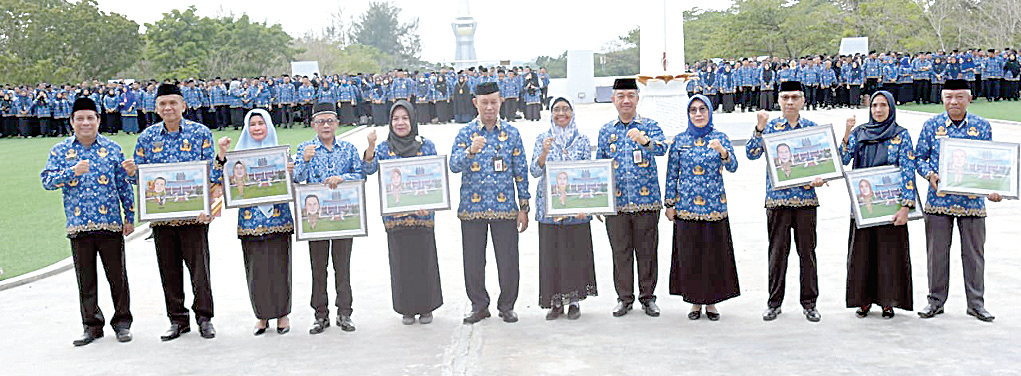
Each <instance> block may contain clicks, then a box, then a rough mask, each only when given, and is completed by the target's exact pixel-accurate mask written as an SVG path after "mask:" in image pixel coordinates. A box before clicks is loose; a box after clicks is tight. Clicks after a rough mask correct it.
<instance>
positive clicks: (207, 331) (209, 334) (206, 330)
mask: <svg viewBox="0 0 1021 376" xmlns="http://www.w3.org/2000/svg"><path fill="white" fill-rule="evenodd" d="M199 335H201V336H202V338H205V339H211V338H216V329H213V322H212V321H209V320H208V319H206V320H202V321H200V322H199Z"/></svg>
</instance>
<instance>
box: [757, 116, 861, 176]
mask: <svg viewBox="0 0 1021 376" xmlns="http://www.w3.org/2000/svg"><path fill="white" fill-rule="evenodd" d="M762 142H763V148H765V150H766V165H767V166H768V173H769V180H770V182H771V183H772V184H773V190H778V189H785V188H791V187H797V186H803V185H806V184H808V183H811V182H812V181H813V180H815V179H816V178H820V179H822V180H835V179H840V178H843V177H844V171H843V166H842V165H841V163H840V152H839V151H838V150H837V142H836V138H835V137H834V136H833V126H832V125H830V124H826V125H818V126H814V127H809V128H804V129H798V130H794V131H788V132H779V133H770V134H766V135H763V136H762Z"/></svg>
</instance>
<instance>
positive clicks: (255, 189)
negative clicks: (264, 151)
mask: <svg viewBox="0 0 1021 376" xmlns="http://www.w3.org/2000/svg"><path fill="white" fill-rule="evenodd" d="M295 147H297V145H295ZM286 194H287V185H286V184H284V183H283V182H282V181H278V182H274V183H272V184H270V185H268V186H265V187H260V186H259V185H258V184H253V185H246V186H245V194H244V196H242V195H239V194H238V188H237V187H231V188H230V197H231V198H233V199H235V200H241V199H249V198H260V197H268V196H279V195H286Z"/></svg>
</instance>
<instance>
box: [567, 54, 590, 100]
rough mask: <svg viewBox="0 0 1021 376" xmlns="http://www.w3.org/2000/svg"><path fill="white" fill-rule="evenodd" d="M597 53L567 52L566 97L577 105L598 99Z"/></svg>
mask: <svg viewBox="0 0 1021 376" xmlns="http://www.w3.org/2000/svg"><path fill="white" fill-rule="evenodd" d="M594 57H595V53H593V52H592V50H568V51H567V89H566V92H565V93H563V95H564V96H566V97H568V98H570V99H571V101H573V102H575V103H592V102H593V101H595V99H596V80H595V64H596V63H595V58H594Z"/></svg>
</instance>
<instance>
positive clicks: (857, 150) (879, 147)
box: [840, 90, 917, 318]
mask: <svg viewBox="0 0 1021 376" xmlns="http://www.w3.org/2000/svg"><path fill="white" fill-rule="evenodd" d="M895 102H896V100H895V99H894V97H893V94H891V93H890V92H888V91H882V90H881V91H878V92H876V94H875V95H873V96H872V101H871V103H870V104H869V122H868V123H865V124H862V125H860V126H857V127H855V122H854V118H850V119H847V130H846V132H845V134H844V142H843V143H842V144H841V145H840V157H841V159H842V161H843V163H844V164H845V165H846V164H848V163H851V160H852V159H853V160H854V165H853V166H854V168H855V169H859V168H868V167H877V166H886V165H892V166H898V167H900V170H901V178H902V182H901V184H900V186H899V187H898V188H899V190H900V193H901V199H900V201H898V202H897V203H898V204H900V205H901V208H900V209H899V210H898V211H897V213H896V215H895V216H894V217H893V219H894V221H893V223H892V224H887V225H882V226H874V227H867V228H861V229H859V228H857V226H856V225H855V222H854V218H853V217H852V219H851V229H850V235H849V236H848V250H847V299H846V300H847V308H858V311H857V314H858V317H865V316H867V315H868V314H869V308H871V307H872V304H879V305H880V306H881V307H882V308H883V317H884V318H891V317H893V308H894V307H896V308H900V309H904V310H908V311H910V310H912V299H911V254H910V248H909V246H908V227H907V226H905V225H906V224H907V223H908V211H909V210H910V208H913V207H914V206H915V204H916V203H915V198H916V197H917V196H916V193H915V184H914V181H915V163H914V159H915V156H914V154H913V151H912V150H913V149H914V148H913V147H912V146H911V134H910V133H908V130H907V129H904V128H902V127H900V126H898V125H897V105H896V104H895ZM864 190H865V189H863V191H864ZM867 190H870V191H871V189H867ZM863 193H864V192H863ZM869 195H874V192H869Z"/></svg>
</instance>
